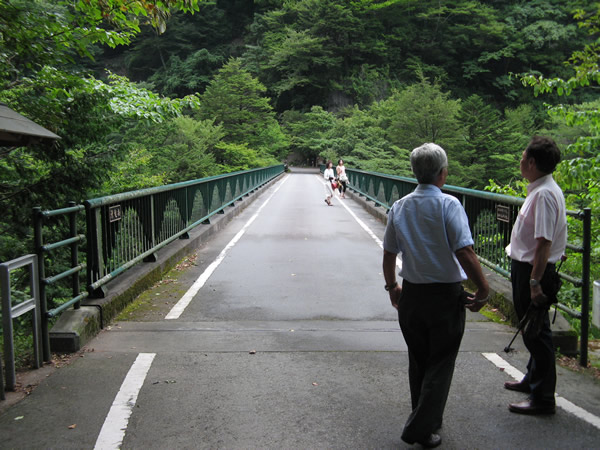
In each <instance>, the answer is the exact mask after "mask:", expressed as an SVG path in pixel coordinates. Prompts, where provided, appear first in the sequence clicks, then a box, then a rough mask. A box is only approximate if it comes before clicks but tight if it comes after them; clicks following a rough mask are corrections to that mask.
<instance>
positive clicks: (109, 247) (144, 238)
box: [85, 165, 284, 295]
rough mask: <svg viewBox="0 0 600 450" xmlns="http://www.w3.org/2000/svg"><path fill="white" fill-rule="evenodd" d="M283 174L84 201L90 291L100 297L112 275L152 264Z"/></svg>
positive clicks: (252, 174)
mask: <svg viewBox="0 0 600 450" xmlns="http://www.w3.org/2000/svg"><path fill="white" fill-rule="evenodd" d="M283 171H284V166H283V165H277V166H272V167H267V168H263V169H254V170H248V171H243V172H235V173H230V174H226V175H219V176H215V177H209V178H203V179H200V180H194V181H186V182H183V183H177V184H171V185H168V186H160V187H155V188H150V189H144V190H140V191H135V192H126V193H124V194H117V195H110V196H107V197H102V198H96V199H92V200H87V201H86V202H85V208H86V217H87V236H88V242H87V258H88V271H87V274H88V279H87V286H88V291H89V292H91V293H92V294H93V295H102V293H101V292H100V291H99V290H100V289H101V288H102V286H104V285H105V284H106V283H108V282H109V281H111V280H112V279H113V278H114V277H116V276H118V275H120V274H121V273H123V272H125V271H126V270H127V269H129V268H131V267H132V266H134V265H135V264H137V263H139V262H140V261H144V260H145V261H154V260H155V252H156V251H157V250H159V249H161V248H163V247H164V246H166V245H167V244H169V243H170V242H173V241H174V240H176V239H179V238H186V237H188V232H189V231H190V230H192V229H193V228H194V227H196V226H198V225H200V224H202V223H209V220H210V218H211V217H212V216H213V215H215V214H219V213H223V210H224V209H225V208H226V207H227V206H232V205H234V203H235V202H237V201H240V200H242V198H243V197H244V196H247V195H248V194H249V193H250V192H252V191H254V190H256V189H257V188H259V187H260V186H262V185H264V184H265V183H267V182H269V181H270V180H272V179H273V178H275V177H277V176H279V175H280V174H282V173H283Z"/></svg>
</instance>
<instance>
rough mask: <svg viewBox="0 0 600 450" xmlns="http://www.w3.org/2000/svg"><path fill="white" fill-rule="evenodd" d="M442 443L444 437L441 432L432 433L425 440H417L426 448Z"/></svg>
mask: <svg viewBox="0 0 600 450" xmlns="http://www.w3.org/2000/svg"><path fill="white" fill-rule="evenodd" d="M441 443H442V438H441V437H440V435H439V434H435V433H431V434H430V435H429V437H428V438H427V439H425V440H423V441H417V444H421V445H422V446H423V447H425V448H434V447H437V446H438V445H440V444H441Z"/></svg>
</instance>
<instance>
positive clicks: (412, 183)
mask: <svg viewBox="0 0 600 450" xmlns="http://www.w3.org/2000/svg"><path fill="white" fill-rule="evenodd" d="M321 170H323V168H321ZM346 174H347V175H348V180H349V181H348V187H349V188H350V189H351V190H353V191H355V192H357V193H358V194H359V195H361V196H364V197H365V198H367V199H369V200H371V201H373V202H374V203H375V204H376V205H379V206H381V207H383V208H385V209H386V210H389V209H390V208H391V206H392V205H393V203H394V202H395V201H396V200H398V199H399V198H401V197H403V196H405V195H406V194H409V193H410V192H412V191H413V190H414V189H415V187H416V186H417V184H418V183H417V180H416V179H414V178H406V177H399V176H393V175H387V174H382V173H374V172H364V171H361V170H354V169H346ZM442 191H443V192H445V193H447V194H450V195H453V196H455V197H456V198H458V199H459V200H460V201H461V203H462V205H463V207H464V208H465V211H466V212H467V216H468V218H469V225H470V227H471V233H472V235H473V240H474V242H475V245H474V249H475V252H476V253H477V256H478V258H479V260H480V261H481V262H482V264H484V265H486V266H488V267H489V268H491V269H492V270H494V271H496V272H498V273H500V274H501V275H503V276H505V277H507V278H510V259H509V258H508V256H507V255H506V252H505V248H506V246H507V245H508V243H509V242H510V234H511V231H512V227H513V224H514V221H515V220H516V218H517V214H518V212H519V208H520V206H521V205H522V204H523V202H524V201H525V199H524V198H518V197H511V196H508V195H501V194H495V193H491V192H483V191H476V190H473V189H466V188H461V187H456V186H449V185H445V186H444V187H443V188H442ZM567 215H568V216H569V217H572V218H574V219H577V220H580V221H582V230H583V235H582V236H573V235H572V234H570V235H569V238H568V239H569V243H568V244H567V249H568V250H569V251H570V252H573V253H577V254H580V255H581V262H582V264H581V266H582V271H581V277H574V276H572V275H569V274H566V273H562V272H561V273H560V276H561V278H563V279H565V280H567V281H569V282H570V283H572V284H573V285H574V286H576V287H580V288H581V312H579V311H574V310H572V309H571V308H569V307H567V306H566V305H563V304H560V303H559V304H558V305H557V307H558V308H560V309H561V310H563V311H565V312H566V313H567V314H569V315H570V316H572V317H574V318H577V319H579V320H581V337H580V345H581V349H580V363H581V365H582V366H586V365H587V357H588V356H587V344H588V332H589V315H590V312H589V305H590V255H591V248H590V246H591V217H592V215H591V210H590V209H589V208H586V209H584V210H583V211H567Z"/></svg>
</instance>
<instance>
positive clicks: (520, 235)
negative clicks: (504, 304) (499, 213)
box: [504, 136, 567, 414]
mask: <svg viewBox="0 0 600 450" xmlns="http://www.w3.org/2000/svg"><path fill="white" fill-rule="evenodd" d="M559 162H560V150H559V148H558V146H557V145H556V143H555V142H554V141H553V140H552V139H550V138H548V137H542V136H535V137H533V139H532V140H531V142H530V143H529V145H528V146H527V148H526V149H525V150H524V151H523V155H522V158H521V162H520V164H519V166H520V169H521V175H523V178H525V179H526V180H527V181H529V185H528V186H527V196H526V198H525V203H523V206H521V209H520V210H519V215H518V216H517V220H516V221H515V224H514V227H513V230H512V234H511V237H510V244H509V245H508V246H507V247H506V253H507V254H508V256H509V257H510V258H511V280H512V292H513V303H514V306H515V311H516V313H517V317H518V318H519V321H520V320H521V319H523V317H524V316H525V315H526V314H527V313H528V310H529V309H530V307H531V308H544V310H545V311H546V314H544V317H543V322H542V325H541V329H540V330H539V332H538V333H533V334H532V333H524V334H523V342H524V343H525V347H527V350H529V353H530V357H529V362H528V364H527V373H526V375H525V377H524V378H523V379H522V380H520V381H516V382H512V381H508V382H506V383H504V387H505V388H506V389H510V390H513V391H518V392H523V393H527V394H529V398H528V399H527V400H525V401H521V402H516V403H510V404H509V405H508V408H509V410H510V411H511V412H514V413H521V414H554V413H555V412H556V403H555V400H554V391H555V389H556V362H555V354H554V345H553V343H552V331H551V329H550V319H549V318H548V314H547V309H548V308H549V306H550V305H549V301H548V296H549V295H550V296H552V295H556V292H549V289H548V288H546V292H544V289H543V288H544V287H545V286H547V280H549V279H551V278H552V277H553V276H556V275H555V272H556V267H555V263H556V262H557V261H558V260H560V259H561V258H562V256H563V255H564V252H565V249H566V245H567V215H566V214H567V212H566V206H565V199H564V195H563V193H562V191H561V189H560V187H559V186H558V185H557V184H556V182H555V181H554V179H553V177H552V172H554V169H555V168H556V165H557V164H558V163H559ZM552 300H554V299H552ZM530 305H531V306H530Z"/></svg>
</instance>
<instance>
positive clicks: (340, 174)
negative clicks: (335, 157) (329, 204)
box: [335, 159, 348, 198]
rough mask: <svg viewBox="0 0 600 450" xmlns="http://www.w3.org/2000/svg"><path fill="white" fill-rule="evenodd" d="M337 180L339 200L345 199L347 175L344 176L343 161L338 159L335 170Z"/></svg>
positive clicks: (344, 167)
mask: <svg viewBox="0 0 600 450" xmlns="http://www.w3.org/2000/svg"><path fill="white" fill-rule="evenodd" d="M335 171H336V173H337V179H338V190H339V191H340V198H346V187H347V186H346V185H347V184H348V175H346V166H344V161H343V160H342V159H340V160H339V161H338V165H337V167H336V168H335Z"/></svg>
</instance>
